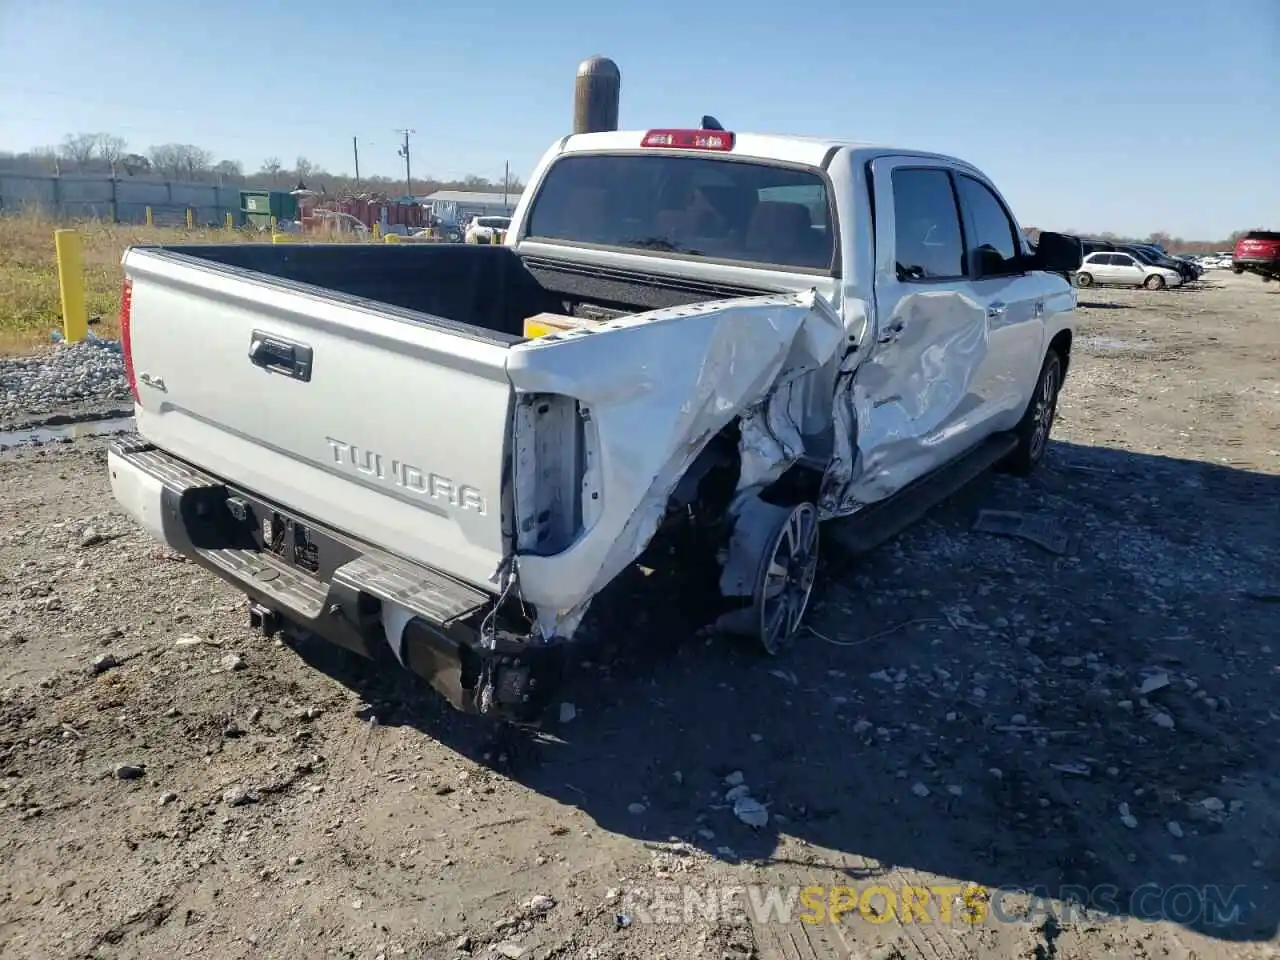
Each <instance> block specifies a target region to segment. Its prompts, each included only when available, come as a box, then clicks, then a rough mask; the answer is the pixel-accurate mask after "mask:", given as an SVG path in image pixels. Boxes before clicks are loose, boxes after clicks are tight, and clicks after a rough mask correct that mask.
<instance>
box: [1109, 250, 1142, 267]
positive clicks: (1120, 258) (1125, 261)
mask: <svg viewBox="0 0 1280 960" xmlns="http://www.w3.org/2000/svg"><path fill="white" fill-rule="evenodd" d="M1111 262H1112V263H1114V264H1115V265H1116V266H1117V267H1136V266H1137V264H1136V263H1135V262H1134V260H1133V257H1129V256H1126V255H1125V254H1123V253H1117V254H1116V255H1115V256H1113V257H1112V258H1111Z"/></svg>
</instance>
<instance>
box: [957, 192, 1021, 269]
mask: <svg viewBox="0 0 1280 960" xmlns="http://www.w3.org/2000/svg"><path fill="white" fill-rule="evenodd" d="M956 188H957V189H958V190H959V192H960V203H961V204H963V206H964V208H965V210H966V211H968V213H969V220H970V222H971V223H972V225H973V232H974V236H973V237H970V238H969V246H970V248H971V249H972V250H973V254H974V266H975V267H976V268H977V274H978V276H979V277H998V276H1007V275H1008V274H1011V273H1021V272H1022V269H1023V268H1022V263H1021V260H1020V258H1019V256H1018V251H1019V247H1018V242H1017V240H1016V239H1015V237H1016V236H1017V231H1016V230H1014V227H1013V221H1012V220H1010V219H1009V214H1008V213H1006V212H1005V209H1004V205H1003V204H1002V203H1001V202H1000V201H999V199H998V198H997V197H996V195H995V194H994V193H992V192H991V191H990V190H989V189H988V188H987V185H986V184H984V183H981V182H979V181H977V180H974V179H973V178H972V177H965V176H957V177H956Z"/></svg>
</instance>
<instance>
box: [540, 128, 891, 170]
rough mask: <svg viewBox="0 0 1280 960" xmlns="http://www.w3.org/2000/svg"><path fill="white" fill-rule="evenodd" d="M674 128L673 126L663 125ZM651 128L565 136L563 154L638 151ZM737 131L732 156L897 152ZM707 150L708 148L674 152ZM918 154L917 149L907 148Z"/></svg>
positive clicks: (791, 158) (813, 158)
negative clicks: (865, 150)
mask: <svg viewBox="0 0 1280 960" xmlns="http://www.w3.org/2000/svg"><path fill="white" fill-rule="evenodd" d="M661 129H671V128H665V127H664V128H661ZM648 132H649V131H648V130H609V131H606V132H604V133H579V134H574V135H572V136H568V137H565V138H564V140H563V142H562V143H561V147H560V149H561V152H563V153H585V152H596V151H611V150H638V149H640V143H641V141H642V140H643V139H644V135H645V134H646V133H648ZM729 132H730V133H732V134H733V138H734V139H733V150H732V151H730V155H731V156H735V157H753V158H757V159H760V160H781V161H783V162H785V163H801V164H805V165H808V166H813V167H820V166H822V163H823V161H824V160H825V159H826V158H827V154H829V153H830V152H831V151H832V150H833V149H836V148H839V147H848V148H850V149H867V150H876V151H883V152H897V151H894V150H892V149H891V148H889V147H886V146H884V145H883V144H875V143H859V142H857V141H854V140H832V139H827V138H822V137H789V136H778V135H776V134H767V133H738V132H737V131H736V130H735V131H729ZM672 152H689V153H704V154H705V153H707V152H708V151H692V150H690V151H672ZM903 152H908V153H915V152H916V151H903Z"/></svg>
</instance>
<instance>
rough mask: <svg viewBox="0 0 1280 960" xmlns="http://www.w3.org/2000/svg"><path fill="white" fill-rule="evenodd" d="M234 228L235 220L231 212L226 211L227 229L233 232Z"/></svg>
mask: <svg viewBox="0 0 1280 960" xmlns="http://www.w3.org/2000/svg"><path fill="white" fill-rule="evenodd" d="M235 228H236V218H235V217H233V216H232V215H231V211H230V210H228V211H227V229H228V230H234V229H235Z"/></svg>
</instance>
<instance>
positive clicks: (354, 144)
mask: <svg viewBox="0 0 1280 960" xmlns="http://www.w3.org/2000/svg"><path fill="white" fill-rule="evenodd" d="M351 152H352V153H353V154H354V155H355V158H356V189H357V190H359V189H360V141H359V140H357V139H356V138H355V137H352V138H351Z"/></svg>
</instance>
